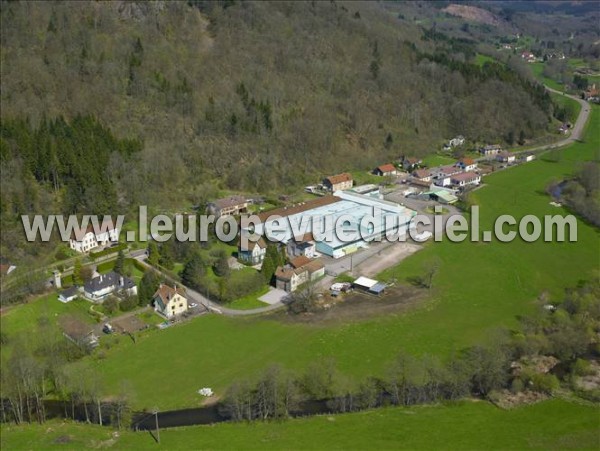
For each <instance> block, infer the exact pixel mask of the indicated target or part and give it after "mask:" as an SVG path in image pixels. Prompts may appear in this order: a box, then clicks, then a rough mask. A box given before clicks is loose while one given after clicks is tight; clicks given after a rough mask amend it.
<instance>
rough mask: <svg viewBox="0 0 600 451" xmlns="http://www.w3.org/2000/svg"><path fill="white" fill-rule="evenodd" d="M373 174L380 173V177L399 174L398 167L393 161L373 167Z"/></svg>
mask: <svg viewBox="0 0 600 451" xmlns="http://www.w3.org/2000/svg"><path fill="white" fill-rule="evenodd" d="M373 174H375V175H379V176H380V177H384V176H390V175H397V174H398V169H396V166H394V165H393V164H391V163H388V164H382V165H381V166H377V167H376V168H375V169H373Z"/></svg>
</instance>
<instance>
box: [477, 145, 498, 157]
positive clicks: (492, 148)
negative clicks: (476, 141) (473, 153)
mask: <svg viewBox="0 0 600 451" xmlns="http://www.w3.org/2000/svg"><path fill="white" fill-rule="evenodd" d="M501 151H502V146H500V144H488V145H485V146H483V147H482V148H480V149H479V153H480V154H481V155H483V156H485V157H490V156H494V155H497V154H499V153H500V152H501Z"/></svg>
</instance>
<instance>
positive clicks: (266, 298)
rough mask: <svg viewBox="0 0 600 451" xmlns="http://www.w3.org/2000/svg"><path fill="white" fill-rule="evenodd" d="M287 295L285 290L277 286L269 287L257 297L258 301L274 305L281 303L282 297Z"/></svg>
mask: <svg viewBox="0 0 600 451" xmlns="http://www.w3.org/2000/svg"><path fill="white" fill-rule="evenodd" d="M287 295H288V293H287V291H285V290H280V289H279V288H273V287H271V288H269V291H268V292H267V293H265V294H263V295H262V296H261V297H259V298H258V300H259V301H262V302H265V303H267V304H269V305H275V304H277V303H281V302H282V301H283V298H285V297H286V296H287Z"/></svg>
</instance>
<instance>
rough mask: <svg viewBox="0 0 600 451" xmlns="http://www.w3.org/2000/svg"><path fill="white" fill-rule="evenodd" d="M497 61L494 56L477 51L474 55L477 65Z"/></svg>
mask: <svg viewBox="0 0 600 451" xmlns="http://www.w3.org/2000/svg"><path fill="white" fill-rule="evenodd" d="M498 62H499V61H498V60H497V59H496V58H492V57H491V56H488V55H483V54H481V53H478V54H477V55H475V64H477V65H478V66H483V65H484V64H485V63H498Z"/></svg>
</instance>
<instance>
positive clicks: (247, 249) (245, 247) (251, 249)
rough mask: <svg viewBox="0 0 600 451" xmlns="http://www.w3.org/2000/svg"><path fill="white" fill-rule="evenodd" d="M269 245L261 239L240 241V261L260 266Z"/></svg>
mask: <svg viewBox="0 0 600 451" xmlns="http://www.w3.org/2000/svg"><path fill="white" fill-rule="evenodd" d="M266 253H267V243H266V242H265V240H264V239H263V238H262V237H260V238H259V239H258V240H255V239H252V240H251V239H240V241H239V243H238V259H239V260H240V261H242V262H244V263H249V264H251V265H258V264H260V263H262V261H263V260H264V259H265V254H266Z"/></svg>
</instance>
